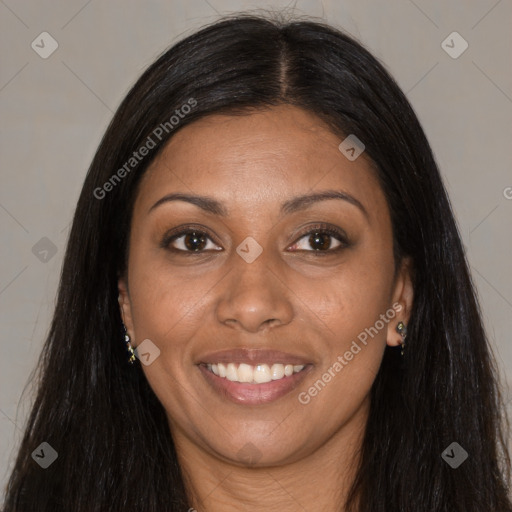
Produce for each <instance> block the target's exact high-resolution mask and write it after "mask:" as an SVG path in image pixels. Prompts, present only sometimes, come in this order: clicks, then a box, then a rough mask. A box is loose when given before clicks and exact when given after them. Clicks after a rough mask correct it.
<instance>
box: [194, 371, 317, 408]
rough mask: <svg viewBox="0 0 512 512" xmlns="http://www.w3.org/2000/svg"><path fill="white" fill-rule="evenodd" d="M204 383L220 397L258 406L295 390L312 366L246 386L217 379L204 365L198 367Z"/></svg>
mask: <svg viewBox="0 0 512 512" xmlns="http://www.w3.org/2000/svg"><path fill="white" fill-rule="evenodd" d="M198 366H199V369H200V370H201V372H202V374H203V375H204V377H205V378H206V381H207V382H208V384H210V386H211V387H212V388H213V389H214V390H215V391H217V393H219V394H220V395H221V396H223V397H224V398H227V399H228V400H231V401H232V402H235V403H237V404H245V405H259V404H265V403H268V402H273V401H274V400H277V399H278V398H281V397H283V396H285V395H287V394H288V393H290V392H291V391H292V390H293V389H295V388H296V387H297V386H298V385H299V384H300V383H301V382H302V381H303V380H304V378H305V377H306V375H307V374H308V373H309V371H310V370H311V369H312V365H306V366H305V367H304V369H303V370H301V371H300V372H298V373H294V374H292V375H290V376H289V377H283V378H282V379H279V380H272V381H270V382H265V383H263V384H248V383H245V382H232V381H230V380H228V379H226V378H225V377H218V376H217V375H215V374H214V373H213V372H211V371H210V370H208V369H207V368H206V367H205V366H204V365H202V364H200V365H198Z"/></svg>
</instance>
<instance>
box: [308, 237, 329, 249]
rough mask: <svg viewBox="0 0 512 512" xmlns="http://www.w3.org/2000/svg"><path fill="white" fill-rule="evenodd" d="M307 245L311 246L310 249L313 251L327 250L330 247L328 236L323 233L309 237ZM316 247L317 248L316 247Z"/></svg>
mask: <svg viewBox="0 0 512 512" xmlns="http://www.w3.org/2000/svg"><path fill="white" fill-rule="evenodd" d="M309 243H310V244H311V247H313V249H315V250H319V249H329V247H330V245H331V242H330V235H326V234H324V233H314V234H312V235H310V237H309ZM317 245H318V246H319V247H317Z"/></svg>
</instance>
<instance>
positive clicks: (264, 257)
mask: <svg viewBox="0 0 512 512" xmlns="http://www.w3.org/2000/svg"><path fill="white" fill-rule="evenodd" d="M247 244H248V245H245V243H242V244H240V246H239V247H238V248H237V252H233V254H232V257H231V258H230V259H231V261H230V262H229V264H230V266H231V272H229V275H228V276H227V279H226V282H225V285H224V286H225V288H224V290H223V293H222V296H221V298H220V299H219V302H218V304H217V318H218V320H219V321H220V322H222V323H228V324H236V325H237V326H238V327H240V328H244V329H246V330H248V331H253V332H255V331H258V330H259V329H261V328H262V327H263V326H265V325H268V324H270V323H271V321H272V323H273V324H276V325H277V324H286V323H288V322H289V321H290V320H291V317H292V311H293V310H292V305H291V303H290V298H289V296H288V294H287V292H286V287H285V286H284V284H283V283H282V282H281V280H280V279H278V278H277V277H276V272H275V271H274V272H273V271H271V270H270V268H269V258H270V252H268V251H265V250H262V251H261V252H260V254H259V255H257V256H256V257H255V258H254V255H255V254H256V253H255V252H254V251H255V247H251V241H248V242H247ZM243 250H246V252H245V253H244V252H243ZM248 254H249V255H251V257H250V258H246V257H245V256H246V255H248ZM253 258H254V259H253Z"/></svg>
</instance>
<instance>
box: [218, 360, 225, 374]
mask: <svg viewBox="0 0 512 512" xmlns="http://www.w3.org/2000/svg"><path fill="white" fill-rule="evenodd" d="M217 369H218V370H219V377H225V376H226V367H225V366H224V365H223V364H222V363H219V364H218V365H217Z"/></svg>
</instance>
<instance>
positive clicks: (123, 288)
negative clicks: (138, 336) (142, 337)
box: [117, 276, 135, 346]
mask: <svg viewBox="0 0 512 512" xmlns="http://www.w3.org/2000/svg"><path fill="white" fill-rule="evenodd" d="M117 287H118V290H119V298H118V300H119V308H120V312H121V318H122V319H123V323H124V325H125V326H126V331H127V332H128V336H130V339H131V340H132V342H133V341H134V340H135V331H134V329H133V317H132V306H131V302H130V294H129V292H128V282H127V279H126V277H125V276H121V277H119V279H118V281H117ZM132 345H133V343H132ZM133 346H135V345H133Z"/></svg>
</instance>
